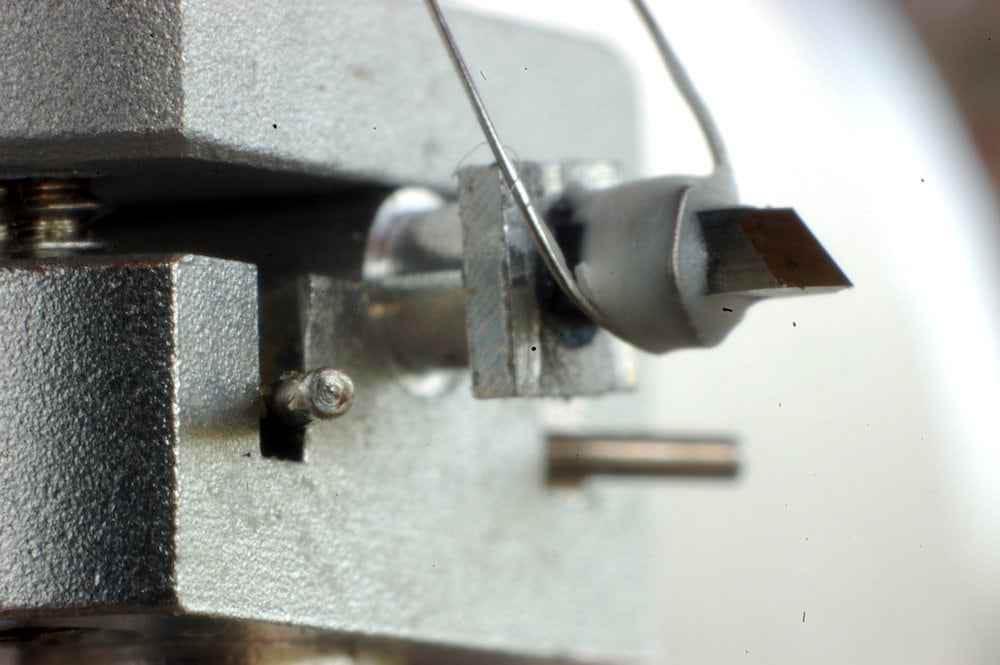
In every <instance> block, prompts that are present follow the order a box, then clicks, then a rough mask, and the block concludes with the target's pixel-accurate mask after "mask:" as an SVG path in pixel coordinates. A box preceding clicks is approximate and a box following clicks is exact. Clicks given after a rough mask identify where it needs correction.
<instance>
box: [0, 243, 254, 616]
mask: <svg viewBox="0 0 1000 665" xmlns="http://www.w3.org/2000/svg"><path fill="white" fill-rule="evenodd" d="M256 288H257V287H256V271H255V269H254V268H253V267H252V266H249V265H246V264H240V263H234V262H229V261H220V260H215V259H206V258H200V257H192V256H169V257H139V258H108V259H102V258H98V259H72V260H61V261H50V262H45V263H31V264H27V263H25V264H18V263H10V264H6V265H3V266H0V385H2V386H3V390H2V391H0V616H16V615H18V614H24V613H32V612H36V611H59V612H65V611H68V610H72V609H74V608H78V609H83V610H88V611H93V610H95V609H97V608H103V609H104V610H107V611H116V610H115V608H119V611H120V610H121V609H123V608H130V607H132V608H134V607H151V606H153V607H155V606H169V605H174V604H175V603H176V601H177V590H176V584H175V581H176V580H175V562H176V556H177V548H176V542H177V541H176V539H177V535H178V534H177V523H176V520H175V517H176V511H177V492H178V487H177V475H176V473H175V465H176V463H177V458H178V448H179V446H181V445H182V444H183V445H185V446H202V445H215V444H216V442H218V441H227V442H229V443H230V445H231V444H232V443H234V442H242V443H244V444H246V445H248V446H252V447H256V446H257V428H258V419H257V413H256V395H257V386H258V382H259V379H258V370H257V310H256Z"/></svg>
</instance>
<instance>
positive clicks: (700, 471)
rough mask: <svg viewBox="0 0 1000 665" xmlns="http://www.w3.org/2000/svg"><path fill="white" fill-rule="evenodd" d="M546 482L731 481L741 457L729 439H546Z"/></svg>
mask: <svg viewBox="0 0 1000 665" xmlns="http://www.w3.org/2000/svg"><path fill="white" fill-rule="evenodd" d="M548 462H549V476H550V477H554V478H559V479H572V478H579V477H583V476H590V475H605V474H610V475H631V476H714V477H718V476H722V477H730V476H735V475H736V473H737V472H738V471H739V455H738V451H737V449H736V445H735V442H734V441H732V440H729V439H721V438H718V439H704V440H701V439H696V438H676V439H675V438H660V437H646V436H643V437H622V436H593V435H564V434H550V435H549V436H548Z"/></svg>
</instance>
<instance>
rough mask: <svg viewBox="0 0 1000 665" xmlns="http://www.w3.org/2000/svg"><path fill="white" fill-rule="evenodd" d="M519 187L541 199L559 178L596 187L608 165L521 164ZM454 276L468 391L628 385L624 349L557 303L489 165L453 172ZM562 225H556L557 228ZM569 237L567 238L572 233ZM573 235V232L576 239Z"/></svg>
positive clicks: (549, 196)
mask: <svg viewBox="0 0 1000 665" xmlns="http://www.w3.org/2000/svg"><path fill="white" fill-rule="evenodd" d="M521 176H522V178H523V181H522V182H523V183H524V186H525V187H526V188H527V190H528V191H529V193H530V194H531V197H532V198H533V199H534V200H536V201H546V202H547V203H549V204H550V205H551V204H552V203H553V199H554V198H558V197H559V196H561V195H562V193H563V189H564V188H565V187H566V186H567V184H568V183H576V184H579V185H580V186H583V187H595V188H600V187H605V186H608V185H609V184H613V183H615V182H616V181H617V178H618V174H617V172H616V171H615V169H614V168H612V167H611V166H609V165H607V164H602V163H597V164H586V165H585V164H578V165H575V166H574V165H567V166H565V167H563V166H559V165H539V164H525V165H524V166H523V167H522V168H521ZM459 183H460V186H459V210H460V213H461V218H462V237H463V243H464V252H463V259H464V267H463V274H464V280H465V288H466V293H467V302H466V319H467V326H468V339H469V362H470V365H471V367H472V377H473V379H472V380H473V389H474V391H475V393H476V395H477V396H479V397H512V396H539V395H574V394H585V393H591V394H593V393H602V392H607V391H610V390H617V389H621V388H628V387H630V386H632V385H633V383H634V376H633V368H632V358H631V354H630V352H629V351H628V350H627V349H626V348H625V347H624V345H623V344H622V343H621V342H619V341H618V340H616V339H614V338H613V337H612V336H610V335H609V334H607V333H606V332H604V331H602V330H600V329H599V328H598V327H597V325H596V324H594V323H593V322H592V321H590V320H589V319H587V318H586V317H585V316H584V315H583V314H581V313H580V312H579V311H577V310H576V309H575V308H574V307H573V306H572V304H571V303H568V302H565V300H564V299H563V297H562V293H561V292H560V291H559V290H558V287H556V285H555V284H554V283H551V284H550V282H552V278H551V277H550V276H549V273H548V270H547V268H546V267H545V265H544V264H543V263H542V260H541V258H540V257H539V255H538V250H537V247H536V245H535V243H534V240H533V239H532V237H531V235H530V233H529V232H528V228H527V226H526V225H525V223H524V220H523V218H522V217H521V212H520V210H519V209H518V208H517V206H516V205H515V203H514V200H513V197H512V195H511V193H510V190H509V189H508V187H507V185H506V183H505V182H504V181H503V179H502V178H501V175H500V173H499V171H498V170H497V169H496V168H495V167H466V168H464V169H462V170H461V171H459ZM561 230H562V231H566V230H569V231H570V232H571V233H572V231H573V229H566V228H565V227H563V228H562V229H561V228H560V227H559V226H556V234H557V236H558V234H559V232H560V231H561ZM571 237H573V236H571ZM577 239H578V238H577Z"/></svg>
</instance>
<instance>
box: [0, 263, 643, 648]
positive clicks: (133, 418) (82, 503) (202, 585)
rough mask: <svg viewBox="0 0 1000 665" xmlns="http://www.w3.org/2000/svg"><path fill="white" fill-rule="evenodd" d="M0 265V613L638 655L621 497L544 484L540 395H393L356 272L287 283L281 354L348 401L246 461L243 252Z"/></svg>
mask: <svg viewBox="0 0 1000 665" xmlns="http://www.w3.org/2000/svg"><path fill="white" fill-rule="evenodd" d="M0 278H2V281H0V298H2V303H3V305H4V307H3V309H2V310H0V311H2V312H3V316H2V317H0V321H2V332H3V336H2V337H0V339H3V340H4V344H5V348H4V351H5V362H4V363H3V364H2V367H3V369H2V370H0V371H2V372H3V375H2V378H3V382H4V385H5V386H8V387H10V388H9V389H8V390H5V391H4V393H3V396H2V398H0V415H2V420H0V422H2V423H3V429H2V430H0V431H2V432H3V439H2V447H0V455H3V458H2V461H3V463H2V464H0V492H2V500H3V505H4V506H5V510H3V511H2V512H0V519H2V520H3V521H2V522H0V563H2V566H0V601H2V606H0V618H3V619H18V620H20V621H21V623H19V624H11V625H12V626H13V628H12V630H13V629H14V628H17V626H28V627H31V626H33V625H37V624H35V623H32V621H31V620H32V619H33V618H36V619H41V625H43V626H44V625H48V624H49V623H51V621H50V619H51V617H52V615H53V614H61V615H62V614H65V615H70V616H69V617H68V618H67V619H66V623H64V624H62V625H68V626H72V625H73V621H72V615H74V614H80V615H87V614H93V613H97V614H107V613H111V614H114V613H122V612H124V613H130V612H135V611H136V610H137V608H139V609H141V610H142V611H147V612H149V611H152V612H154V613H155V612H183V613H185V614H191V615H202V616H205V615H208V616H213V617H219V618H227V619H231V620H237V621H255V622H260V621H263V622H276V623H290V624H297V625H300V626H309V627H313V628H317V629H323V630H328V631H332V632H333V633H341V634H353V635H355V636H369V637H378V638H383V639H388V640H391V641H392V642H393V643H395V644H397V645H400V644H407V643H419V644H422V645H425V646H426V645H435V644H436V645H440V646H442V647H456V648H462V649H473V650H477V651H490V652H494V653H495V654H497V655H502V654H510V655H517V657H518V658H523V659H529V660H530V659H538V658H543V659H552V658H557V657H558V658H568V659H587V660H614V661H619V660H623V659H633V658H641V657H643V656H645V655H648V653H649V652H650V651H651V650H652V649H653V642H654V638H655V632H656V616H657V613H656V611H655V600H656V599H655V595H654V594H651V593H648V583H649V579H650V575H651V574H652V570H651V569H650V567H649V563H650V562H651V561H652V559H651V555H652V551H651V550H652V548H653V543H652V533H651V531H650V528H649V526H650V525H649V524H648V522H647V514H646V496H645V492H644V491H643V489H642V488H639V487H628V486H623V485H618V484H615V483H601V484H593V485H590V484H584V485H581V486H578V487H574V488H554V487H550V486H549V484H548V483H547V479H546V454H545V446H544V433H543V429H542V426H541V420H540V413H539V411H538V409H539V406H538V405H534V404H530V403H525V402H522V401H504V400H494V401H490V402H481V401H476V400H474V399H473V397H472V395H471V394H470V386H469V384H468V382H463V383H462V384H460V385H458V386H455V387H454V388H453V389H452V390H451V391H450V392H447V393H445V394H443V395H441V396H439V397H437V398H434V399H426V398H420V397H417V396H414V395H413V394H411V393H410V392H409V391H408V390H407V388H406V387H405V386H404V385H403V384H402V383H401V382H399V381H398V380H397V378H396V368H395V367H394V365H393V364H392V362H391V360H390V359H389V358H387V357H386V356H385V355H384V354H383V352H382V351H381V348H380V347H379V346H378V345H377V344H372V343H369V342H370V341H371V340H372V339H373V336H372V333H373V331H372V330H371V329H370V327H369V322H368V321H367V319H366V317H365V316H363V315H359V312H361V313H363V312H364V309H363V303H364V298H365V296H364V289H363V287H362V286H361V285H360V284H356V285H349V284H345V283H342V282H337V281H335V280H333V279H330V278H321V277H312V278H303V279H302V281H301V283H300V289H301V290H300V292H299V296H300V303H299V311H300V315H301V316H302V318H303V330H304V338H303V340H302V343H303V359H304V362H305V363H306V364H307V365H308V366H330V365H334V366H338V367H341V368H343V370H344V371H346V372H348V373H349V374H350V375H351V376H352V377H353V378H354V380H355V383H356V388H357V402H356V404H355V405H354V407H353V409H352V411H351V413H350V415H349V416H348V417H345V418H343V419H340V420H338V421H318V422H316V423H314V424H313V425H312V426H311V427H310V428H309V429H308V430H307V432H306V437H305V438H306V440H305V455H304V459H303V461H301V462H289V461H282V460H276V459H272V458H264V457H262V456H261V453H260V442H259V440H258V432H257V425H258V420H257V412H256V409H255V406H256V395H257V381H258V366H257V353H258V349H257V316H258V314H257V303H256V298H255V296H256V284H255V280H254V270H253V268H252V267H250V266H248V265H245V264H238V263H232V262H227V261H220V260H215V259H204V258H194V257H174V258H150V259H129V260H125V259H120V260H111V259H101V260H96V259H95V260H93V261H91V262H84V261H83V260H82V259H77V260H75V261H72V262H70V261H68V260H63V261H62V262H53V263H44V264H34V265H30V266H29V265H26V264H25V265H15V264H11V265H8V266H6V267H4V268H3V269H2V270H0ZM6 507H10V509H9V510H8V509H6ZM95 621H96V619H95ZM97 625H98V626H101V627H113V622H111V623H107V622H101V621H98V624H97ZM15 634H16V631H15ZM166 634H167V635H173V634H174V633H172V632H170V631H168V632H167V633H166ZM144 639H145V638H144Z"/></svg>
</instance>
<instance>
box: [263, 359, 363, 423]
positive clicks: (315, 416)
mask: <svg viewBox="0 0 1000 665" xmlns="http://www.w3.org/2000/svg"><path fill="white" fill-rule="evenodd" d="M264 404H265V408H266V409H267V413H268V415H274V416H275V417H277V418H279V419H281V420H283V421H284V422H285V423H287V424H289V425H292V426H296V427H301V426H305V425H308V424H309V423H311V422H312V421H313V420H331V419H333V418H339V417H340V416H342V415H344V414H345V413H347V412H348V411H349V410H350V408H351V405H352V404H354V381H352V380H351V377H350V376H348V375H347V374H345V373H344V372H342V371H340V370H338V369H334V368H332V367H321V368H319V369H314V370H312V371H309V372H306V373H305V374H302V373H301V372H295V371H292V372H288V373H286V374H284V375H283V376H282V377H281V378H280V379H279V380H278V382H277V384H275V385H274V386H270V387H268V388H266V389H265V390H264Z"/></svg>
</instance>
